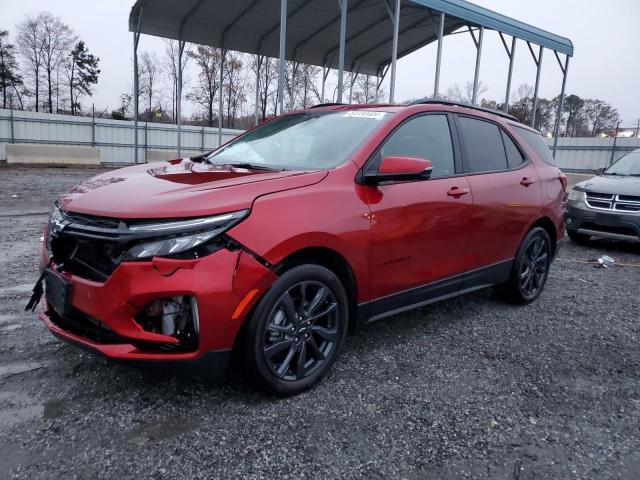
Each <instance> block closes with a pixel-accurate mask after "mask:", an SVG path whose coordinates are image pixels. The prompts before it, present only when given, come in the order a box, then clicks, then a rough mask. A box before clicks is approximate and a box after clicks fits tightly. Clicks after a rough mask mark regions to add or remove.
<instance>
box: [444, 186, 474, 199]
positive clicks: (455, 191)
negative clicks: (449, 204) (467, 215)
mask: <svg viewBox="0 0 640 480" xmlns="http://www.w3.org/2000/svg"><path fill="white" fill-rule="evenodd" d="M467 193H471V191H470V190H469V189H468V188H460V187H451V188H450V189H449V191H448V192H447V195H449V196H450V197H456V198H459V197H461V196H462V195H466V194H467Z"/></svg>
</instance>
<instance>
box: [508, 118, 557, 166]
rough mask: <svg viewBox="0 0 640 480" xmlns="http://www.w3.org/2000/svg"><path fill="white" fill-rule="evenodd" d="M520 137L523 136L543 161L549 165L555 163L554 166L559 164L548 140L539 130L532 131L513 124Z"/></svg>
mask: <svg viewBox="0 0 640 480" xmlns="http://www.w3.org/2000/svg"><path fill="white" fill-rule="evenodd" d="M513 127H514V128H515V130H516V132H518V135H520V138H522V139H523V140H524V141H525V143H526V144H527V145H529V146H530V147H531V148H532V149H533V151H534V152H536V154H537V155H538V157H540V159H541V160H542V161H544V162H545V163H548V164H549V165H553V166H554V167H557V166H558V163H557V162H556V160H555V158H553V155H551V150H550V149H549V146H548V145H547V142H545V141H544V138H542V135H540V134H539V133H538V132H532V131H531V130H527V129H526V128H522V127H518V126H517V125H513Z"/></svg>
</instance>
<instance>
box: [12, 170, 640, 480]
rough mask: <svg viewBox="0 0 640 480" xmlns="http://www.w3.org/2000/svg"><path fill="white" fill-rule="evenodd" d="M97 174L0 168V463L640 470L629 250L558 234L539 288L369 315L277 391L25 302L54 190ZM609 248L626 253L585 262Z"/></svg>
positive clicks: (371, 473)
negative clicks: (530, 296) (109, 354)
mask: <svg viewBox="0 0 640 480" xmlns="http://www.w3.org/2000/svg"><path fill="white" fill-rule="evenodd" d="M95 173H96V171H95V170H74V169H16V168H6V167H5V168H0V305H2V309H1V310H0V478H15V479H39V478H42V479H45V478H46V479H55V478H64V479H72V478H83V479H84V478H87V479H88V478H105V479H106V478H121V479H127V478H136V479H140V478H154V479H178V478H224V479H229V478H243V479H244V478H323V479H327V478H363V479H364V478H367V479H369V478H373V479H376V478H407V479H430V478H434V479H436V478H437V479H440V478H452V479H453V478H486V479H495V478H509V479H512V478H513V479H531V478H544V479H547V478H553V479H571V478H576V479H587V478H588V479H596V478H597V479H604V478H625V479H637V478H640V435H639V432H640V368H639V367H640V349H639V348H638V347H639V345H638V342H639V340H640V322H639V317H638V312H639V311H640V295H639V285H640V267H638V266H637V265H638V264H640V249H639V248H638V247H634V246H631V245H625V244H621V243H611V242H592V243H591V244H589V245H588V246H578V245H576V244H573V243H571V242H569V241H566V242H565V244H564V245H563V247H562V249H561V251H560V254H559V259H558V260H557V261H556V262H555V264H554V265H553V268H552V271H551V274H550V277H549V282H548V284H547V288H546V290H545V291H544V292H543V294H542V296H541V297H540V298H539V299H538V300H537V301H536V302H534V303H533V304H531V305H528V306H525V307H514V306H510V305H506V304H504V303H501V302H500V301H499V300H497V298H496V296H495V293H494V292H493V290H491V289H487V290H484V291H480V292H476V293H474V294H470V295H466V296H463V297H460V298H457V299H453V300H449V301H446V302H443V303H440V304H436V305H432V306H430V307H426V308H423V309H419V310H416V311H413V312H408V313H406V314H402V315H398V316H396V317H393V318H390V319H388V320H384V321H380V322H377V323H374V324H371V325H370V326H368V327H367V328H365V329H364V330H363V331H361V332H359V333H358V334H356V335H353V336H350V337H349V338H348V339H347V345H346V348H345V351H344V353H343V355H342V357H341V358H340V360H339V361H338V363H337V364H336V366H335V367H334V369H333V371H332V372H331V374H330V375H329V376H328V377H327V378H326V379H325V380H324V381H323V382H322V384H320V385H319V386H318V387H317V388H315V389H314V390H312V391H310V392H307V393H304V394H302V395H299V396H297V397H293V398H288V399H276V398H271V397H267V396H264V395H263V394H261V393H259V392H256V391H255V390H253V389H252V388H251V387H250V386H249V385H247V384H246V383H245V381H244V380H243V379H242V378H241V377H239V376H238V375H237V374H236V375H233V376H231V378H229V379H228V380H226V381H225V382H224V383H223V384H222V385H219V386H211V385H207V384H204V383H202V382H199V381H197V380H194V379H192V378H190V377H188V376H184V375H175V374H168V373H166V372H158V371H153V370H141V369H138V368H133V367H130V366H127V365H120V364H114V363H110V362H107V361H105V360H103V359H100V358H97V357H95V356H92V355H91V354H89V353H86V352H83V351H80V350H78V349H76V348H74V347H71V346H68V345H66V344H64V343H62V342H61V341H59V340H57V339H56V338H54V337H53V336H52V335H50V334H49V332H48V331H47V330H46V328H45V327H44V325H43V324H42V323H40V322H39V321H38V319H37V315H36V314H35V313H30V312H29V313H27V312H25V311H24V305H25V304H26V302H27V299H28V297H29V291H30V289H31V287H32V284H33V282H34V280H35V279H36V277H37V272H36V269H37V262H38V254H39V251H40V247H41V240H40V237H41V234H42V233H41V232H42V226H43V224H44V222H45V221H46V218H47V212H48V210H49V205H50V203H51V202H52V200H53V199H54V198H55V196H56V195H57V194H58V193H59V192H61V191H63V190H65V189H67V188H69V187H71V186H73V185H74V184H76V183H78V182H79V181H81V180H82V179H83V178H85V177H87V176H90V175H93V174H95ZM603 254H607V255H610V256H612V257H613V258H614V259H616V261H617V262H618V263H624V264H628V265H629V266H616V267H613V268H608V269H602V268H594V267H593V265H591V264H589V263H580V262H588V261H591V260H593V259H595V258H597V257H598V256H600V255H603ZM631 265H635V266H631Z"/></svg>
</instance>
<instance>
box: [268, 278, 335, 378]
mask: <svg viewBox="0 0 640 480" xmlns="http://www.w3.org/2000/svg"><path fill="white" fill-rule="evenodd" d="M338 325H339V308H338V302H337V300H336V297H335V294H334V293H333V291H332V290H331V289H330V288H329V287H328V286H327V285H325V284H324V283H321V282H317V281H306V282H300V283H298V284H296V285H294V286H292V287H291V288H289V289H288V290H287V291H286V292H285V293H284V294H283V295H282V296H281V297H280V298H279V299H278V301H277V302H276V304H275V306H274V307H273V308H272V309H271V312H270V313H269V318H268V319H267V324H266V327H265V331H264V336H263V342H262V352H263V355H264V359H265V361H266V363H267V365H268V367H269V369H270V370H271V372H272V373H273V374H274V375H275V376H276V377H278V378H280V379H283V380H301V379H303V378H305V377H308V376H309V375H311V374H312V373H313V372H315V371H316V370H318V368H320V367H321V366H322V364H323V363H325V362H326V361H327V359H328V358H329V356H330V355H332V353H333V351H334V350H335V345H336V342H337V340H338V331H339V330H338Z"/></svg>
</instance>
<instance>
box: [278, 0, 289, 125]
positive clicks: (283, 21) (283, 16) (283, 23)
mask: <svg viewBox="0 0 640 480" xmlns="http://www.w3.org/2000/svg"><path fill="white" fill-rule="evenodd" d="M286 43H287V0H280V55H279V58H278V98H277V101H276V103H277V112H278V113H282V112H283V110H284V108H283V103H284V61H285V58H284V57H285V53H286V50H285V47H286Z"/></svg>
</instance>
